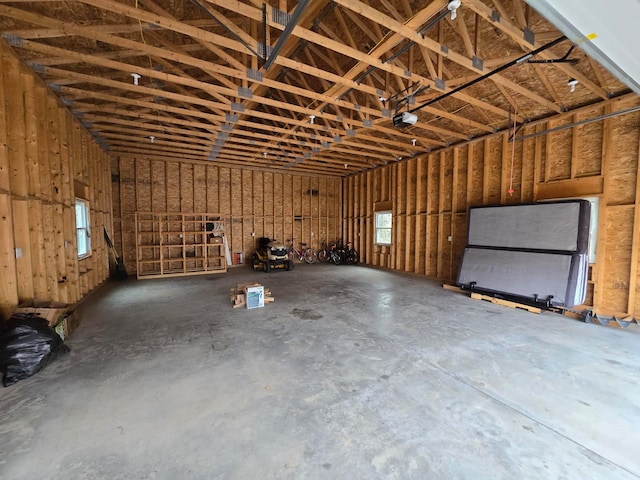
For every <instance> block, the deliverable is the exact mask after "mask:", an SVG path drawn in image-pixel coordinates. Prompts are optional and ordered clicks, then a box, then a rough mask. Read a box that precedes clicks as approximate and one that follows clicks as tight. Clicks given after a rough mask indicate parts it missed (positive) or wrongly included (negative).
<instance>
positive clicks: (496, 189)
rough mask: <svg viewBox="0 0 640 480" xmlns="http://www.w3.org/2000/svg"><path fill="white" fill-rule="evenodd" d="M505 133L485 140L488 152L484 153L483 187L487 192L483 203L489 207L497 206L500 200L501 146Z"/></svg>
mask: <svg viewBox="0 0 640 480" xmlns="http://www.w3.org/2000/svg"><path fill="white" fill-rule="evenodd" d="M505 135H507V133H503V134H502V135H497V136H492V137H489V138H487V139H486V140H485V144H486V146H487V149H488V151H485V174H486V175H487V178H486V179H485V182H486V183H485V186H486V187H487V191H486V192H485V203H486V204H490V205H497V204H499V203H500V199H501V191H500V190H501V186H502V145H503V137H504V136H505Z"/></svg>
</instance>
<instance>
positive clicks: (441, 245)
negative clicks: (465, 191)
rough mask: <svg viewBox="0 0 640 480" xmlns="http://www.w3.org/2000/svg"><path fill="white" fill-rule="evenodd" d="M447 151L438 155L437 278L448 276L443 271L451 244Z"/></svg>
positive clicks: (447, 261)
mask: <svg viewBox="0 0 640 480" xmlns="http://www.w3.org/2000/svg"><path fill="white" fill-rule="evenodd" d="M447 154H448V151H442V152H440V154H439V155H438V157H439V158H438V160H439V164H440V169H439V172H438V177H439V181H438V237H437V242H438V261H437V267H436V268H437V269H436V271H437V273H436V276H437V277H438V278H445V276H448V274H446V273H445V272H448V271H449V268H448V266H449V261H450V258H451V246H450V243H449V242H448V236H449V234H450V232H451V218H450V217H448V220H449V221H448V222H447V218H446V217H447V214H448V213H449V212H450V211H451V209H450V204H449V200H450V198H451V196H450V193H451V191H450V190H449V187H450V186H451V185H449V181H448V180H449V179H450V178H451V176H450V175H449V169H448V165H447Z"/></svg>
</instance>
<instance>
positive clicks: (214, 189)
mask: <svg viewBox="0 0 640 480" xmlns="http://www.w3.org/2000/svg"><path fill="white" fill-rule="evenodd" d="M162 163H164V162H162ZM206 195H207V209H206V211H207V212H211V213H220V198H219V195H220V188H219V185H218V167H213V166H207V189H206ZM158 211H159V210H158Z"/></svg>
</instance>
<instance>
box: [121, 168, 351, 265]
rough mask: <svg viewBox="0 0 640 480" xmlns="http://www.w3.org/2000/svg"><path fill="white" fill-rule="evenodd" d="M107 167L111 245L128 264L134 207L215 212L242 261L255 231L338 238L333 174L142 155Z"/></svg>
mask: <svg viewBox="0 0 640 480" xmlns="http://www.w3.org/2000/svg"><path fill="white" fill-rule="evenodd" d="M111 169H112V181H113V195H114V204H113V208H114V229H115V230H116V246H117V248H118V249H119V250H120V251H122V252H124V255H123V258H124V261H125V265H127V266H128V267H129V266H130V268H131V269H132V270H134V269H135V262H136V255H135V236H134V232H135V212H136V211H146V212H149V211H153V212H182V213H190V212H210V213H220V214H221V216H222V220H224V222H225V229H226V237H227V242H228V244H229V250H230V252H231V253H232V254H233V253H244V258H245V262H247V261H248V259H249V256H250V255H251V253H252V252H253V251H254V250H255V244H256V239H257V238H258V237H270V238H275V239H277V240H279V241H281V242H283V243H284V242H285V241H286V240H287V239H289V238H295V239H296V240H295V243H296V246H298V245H299V243H300V242H305V243H307V244H308V245H309V246H313V247H315V248H319V247H320V242H321V241H322V240H324V239H327V240H334V239H335V238H337V237H339V236H340V228H341V216H340V205H341V204H342V192H341V181H340V179H335V178H332V177H308V176H299V175H288V174H280V173H272V172H262V171H257V170H245V169H240V168H226V167H218V166H216V165H215V164H213V162H211V163H207V162H177V161H171V160H164V159H152V158H144V157H138V158H132V157H113V158H112V161H111ZM252 233H255V236H252Z"/></svg>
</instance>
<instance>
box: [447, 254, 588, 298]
mask: <svg viewBox="0 0 640 480" xmlns="http://www.w3.org/2000/svg"><path fill="white" fill-rule="evenodd" d="M588 267H589V265H588V263H587V256H586V255H582V254H579V253H573V254H561V253H544V252H523V251H512V250H495V249H488V248H474V247H467V248H465V250H464V254H463V256H462V264H461V266H460V273H459V275H458V284H461V285H466V286H470V287H471V288H472V289H473V290H481V291H483V292H485V293H488V294H499V295H507V296H511V297H519V298H521V299H523V300H525V299H526V300H528V301H529V302H535V303H544V304H549V305H553V306H566V307H572V306H574V305H579V304H581V303H582V302H584V296H585V293H586V288H587V269H588Z"/></svg>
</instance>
